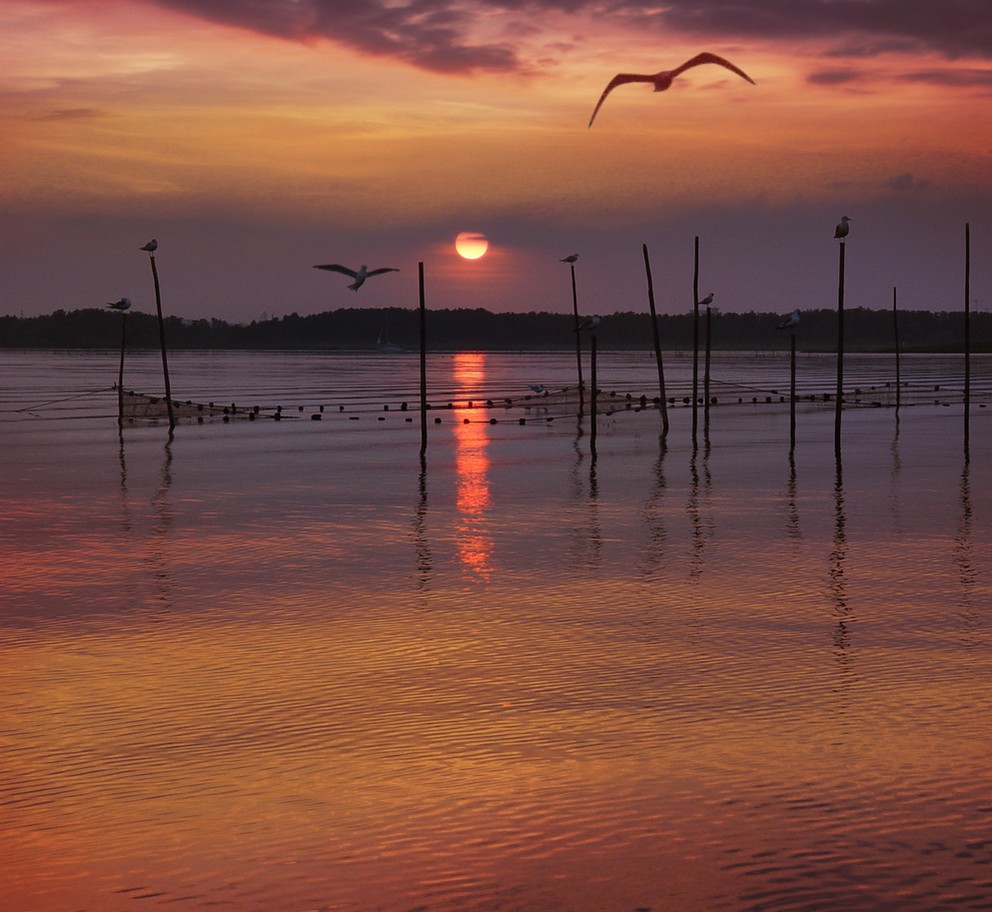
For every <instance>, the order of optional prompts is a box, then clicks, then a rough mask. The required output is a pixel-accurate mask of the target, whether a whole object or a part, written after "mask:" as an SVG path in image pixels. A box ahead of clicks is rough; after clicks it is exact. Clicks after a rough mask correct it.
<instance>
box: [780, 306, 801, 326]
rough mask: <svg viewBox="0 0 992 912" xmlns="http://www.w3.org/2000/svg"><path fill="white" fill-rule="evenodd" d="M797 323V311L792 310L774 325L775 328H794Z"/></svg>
mask: <svg viewBox="0 0 992 912" xmlns="http://www.w3.org/2000/svg"><path fill="white" fill-rule="evenodd" d="M798 325H799V311H798V310H794V311H792V313H791V314H789V316H787V317H786V318H785V319H784V320H783V321H782V322H781V323H779V324H778V326H776V327H775V328H776V329H795V328H796V327H797V326H798Z"/></svg>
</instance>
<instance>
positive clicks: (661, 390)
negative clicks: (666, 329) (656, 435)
mask: <svg viewBox="0 0 992 912" xmlns="http://www.w3.org/2000/svg"><path fill="white" fill-rule="evenodd" d="M641 249H642V250H643V251H644V272H645V273H646V274H647V277H648V307H649V308H650V310H651V335H652V337H653V339H654V359H655V361H656V362H657V364H658V396H659V397H660V399H661V433H662V437H664V436H665V435H667V434H668V397H667V396H666V395H665V365H664V362H663V361H662V358H661V338H660V336H659V335H658V314H657V311H656V310H655V306H654V281H653V280H652V278H651V261H650V260H649V259H648V245H647V244H642V245H641Z"/></svg>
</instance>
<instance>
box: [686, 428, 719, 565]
mask: <svg viewBox="0 0 992 912" xmlns="http://www.w3.org/2000/svg"><path fill="white" fill-rule="evenodd" d="M698 453H699V448H698V447H696V446H693V448H692V456H691V457H690V459H689V499H688V501H687V502H686V507H685V509H686V513H688V515H689V522H690V524H691V527H692V531H691V535H692V550H691V552H690V558H689V578H690V579H692V580H698V579H699V578H700V577H701V576H702V575H703V551H704V550H705V548H706V542H707V540H708V539H710V538H712V537H713V531H714V520H713V518H712V516H710V517H709V518H706V517H704V515H703V501H704V500H708V499H709V494H710V490H711V488H712V485H713V478H712V475H711V473H710V467H709V455H710V448H709V447H708V446H705V447H704V448H703V458H702V487H700V471H699V466H698V463H697V456H698Z"/></svg>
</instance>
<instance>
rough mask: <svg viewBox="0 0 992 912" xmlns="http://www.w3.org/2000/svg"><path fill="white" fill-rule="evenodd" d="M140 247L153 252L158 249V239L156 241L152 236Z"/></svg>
mask: <svg viewBox="0 0 992 912" xmlns="http://www.w3.org/2000/svg"><path fill="white" fill-rule="evenodd" d="M141 249H142V250H147V251H148V252H149V253H154V252H155V251H156V250H158V241H156V240H155V238H152V239H151V240H150V241H149V242H148V243H147V244H145V246H144V247H142V248H141Z"/></svg>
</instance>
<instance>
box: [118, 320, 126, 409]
mask: <svg viewBox="0 0 992 912" xmlns="http://www.w3.org/2000/svg"><path fill="white" fill-rule="evenodd" d="M126 345H127V314H126V313H125V314H122V315H121V364H120V368H119V369H118V371H117V426H118V427H123V426H124V348H125V346H126Z"/></svg>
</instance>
